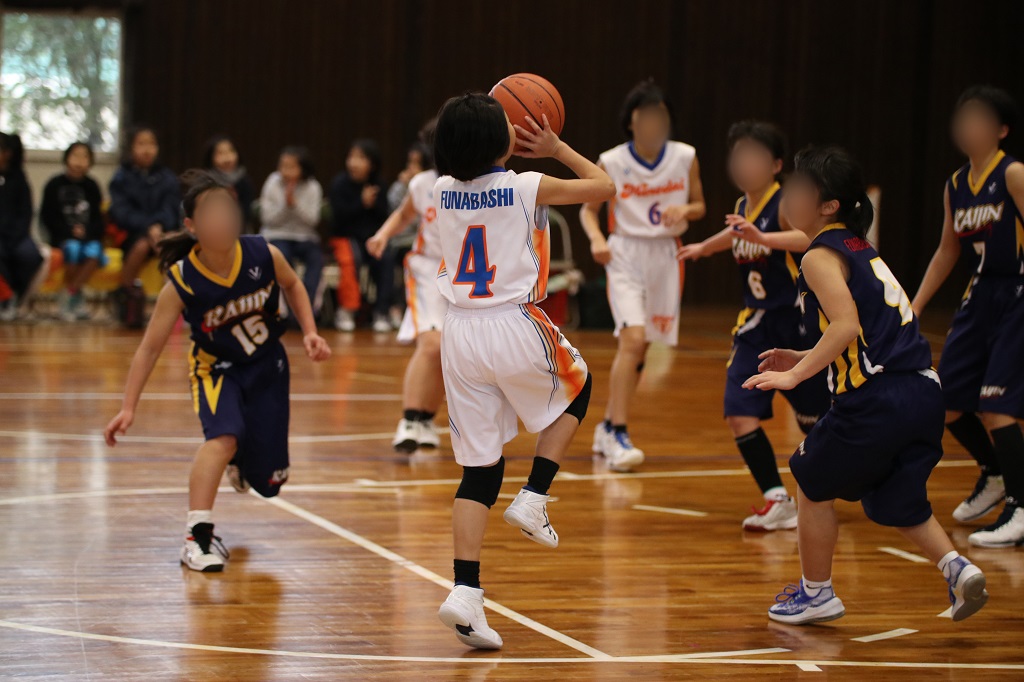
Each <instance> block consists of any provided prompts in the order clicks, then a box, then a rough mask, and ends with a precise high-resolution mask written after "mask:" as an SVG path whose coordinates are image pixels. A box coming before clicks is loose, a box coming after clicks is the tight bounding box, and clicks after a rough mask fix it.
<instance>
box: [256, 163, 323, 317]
mask: <svg viewBox="0 0 1024 682" xmlns="http://www.w3.org/2000/svg"><path fill="white" fill-rule="evenodd" d="M323 197H324V191H323V188H322V187H321V186H320V183H319V182H317V180H316V178H315V177H314V176H313V162H312V160H311V159H310V156H309V151H308V150H307V149H306V148H305V147H285V148H284V149H283V150H281V155H280V156H279V157H278V161H277V171H275V172H274V173H271V174H270V177H268V178H267V181H266V182H264V183H263V191H262V192H261V193H260V221H261V222H262V223H263V228H262V230H261V233H262V234H263V236H264V237H265V238H266V239H267V241H269V242H270V243H271V244H273V245H274V246H276V247H277V248H278V249H280V250H281V253H282V254H284V257H285V258H287V259H288V261H289V262H290V263H292V265H294V264H295V263H302V264H303V265H304V266H305V269H306V271H305V273H303V276H302V283H303V284H305V285H306V291H307V292H309V298H310V302H311V303H312V305H313V314H314V316H315V315H317V314H319V312H320V276H321V274H322V270H323V267H324V255H323V250H322V247H321V244H320V234H319V233H318V232H317V229H316V228H317V226H318V225H319V224H320V211H321V204H322V203H323Z"/></svg>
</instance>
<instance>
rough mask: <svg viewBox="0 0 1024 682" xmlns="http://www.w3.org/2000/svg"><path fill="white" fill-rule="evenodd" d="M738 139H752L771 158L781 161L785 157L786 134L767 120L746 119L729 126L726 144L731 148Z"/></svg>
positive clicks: (730, 149)
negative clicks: (769, 154)
mask: <svg viewBox="0 0 1024 682" xmlns="http://www.w3.org/2000/svg"><path fill="white" fill-rule="evenodd" d="M740 140H753V141H754V142H757V143H758V144H760V145H761V146H762V147H764V148H765V149H767V150H768V151H769V152H771V155H772V158H773V159H775V160H776V161H782V160H784V159H785V158H786V146H787V145H786V134H785V133H784V132H782V129H780V128H779V127H778V126H777V125H775V124H774V123H769V122H768V121H757V120H754V119H747V120H746V121H737V122H736V123H733V124H732V125H731V126H729V133H728V135H727V137H726V144H727V145H728V147H729V151H730V152H731V151H732V150H733V147H735V146H736V143H737V142H739V141H740Z"/></svg>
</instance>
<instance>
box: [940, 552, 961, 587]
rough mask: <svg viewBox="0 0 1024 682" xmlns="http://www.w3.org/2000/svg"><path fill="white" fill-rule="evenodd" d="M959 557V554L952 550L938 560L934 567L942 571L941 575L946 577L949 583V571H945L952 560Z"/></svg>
mask: <svg viewBox="0 0 1024 682" xmlns="http://www.w3.org/2000/svg"><path fill="white" fill-rule="evenodd" d="M959 556H960V552H958V551H956V550H955V549H954V550H953V551H952V552H950V553H949V554H947V555H946V556H944V557H942V558H941V559H939V563H937V564H936V566H938V567H939V570H940V571H942V575H944V576H945V577H946V581H947V582H948V581H949V578H950V575H949V571H947V570H946V568H947V567H948V566H949V563H950V562H951V561H953V559H956V558H957V557H959Z"/></svg>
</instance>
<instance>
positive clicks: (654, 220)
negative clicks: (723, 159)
mask: <svg viewBox="0 0 1024 682" xmlns="http://www.w3.org/2000/svg"><path fill="white" fill-rule="evenodd" d="M696 156H697V150H696V149H694V148H693V147H691V146H690V145H688V144H685V143H683V142H675V141H669V142H667V143H665V146H664V147H663V148H662V151H661V154H660V155H659V156H658V158H657V159H656V160H655V162H654V163H647V161H645V160H644V159H642V158H641V157H640V155H639V154H637V153H636V149H635V148H634V146H633V143H632V142H626V143H624V144H620V145H619V146H617V147H613V148H612V149H609V150H608V151H606V152H605V153H603V154H601V157H600V162H601V165H602V166H603V167H604V169H605V171H606V172H607V173H608V175H609V176H610V177H611V179H612V181H613V182H614V183H615V189H616V193H615V197H614V198H613V199H612V200H611V202H610V203H609V207H608V231H609V232H614V233H615V234H619V235H622V236H625V237H639V238H641V239H671V238H674V236H675V235H674V234H672V232H670V231H669V230H667V229H666V228H665V226H664V225H662V222H661V214H662V211H663V210H664V209H665V207H667V206H672V205H677V204H685V203H688V202H689V201H690V168H691V167H692V166H693V160H694V159H695V158H696Z"/></svg>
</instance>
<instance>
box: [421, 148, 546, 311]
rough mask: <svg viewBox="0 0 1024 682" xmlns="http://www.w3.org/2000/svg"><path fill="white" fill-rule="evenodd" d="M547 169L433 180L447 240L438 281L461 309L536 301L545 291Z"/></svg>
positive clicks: (439, 220)
mask: <svg viewBox="0 0 1024 682" xmlns="http://www.w3.org/2000/svg"><path fill="white" fill-rule="evenodd" d="M542 177H543V175H542V174H540V173H533V172H530V173H523V174H521V175H520V174H517V173H515V172H514V171H507V170H504V169H502V168H495V169H493V171H492V172H491V173H488V174H486V175H482V176H480V177H478V178H475V179H473V180H470V181H469V182H461V181H459V180H456V179H455V178H453V177H451V176H444V177H442V178H440V179H439V180H438V181H437V183H436V184H435V185H434V206H435V208H436V209H437V229H438V234H439V236H440V242H441V256H442V260H441V268H440V270H439V271H438V275H437V285H438V288H439V289H440V290H441V294H442V295H443V296H444V297H445V298H447V299H448V300H449V301H450V302H451V303H452V304H453V305H456V306H459V307H461V308H490V307H493V306H497V305H501V304H504V303H519V304H522V303H536V302H538V301H541V300H543V299H544V297H545V296H546V290H547V279H548V263H549V260H550V255H549V253H550V252H549V249H550V242H549V240H548V231H547V223H548V221H547V215H546V209H545V208H544V207H539V208H538V206H537V189H538V187H539V186H540V179H541V178H542Z"/></svg>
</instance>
